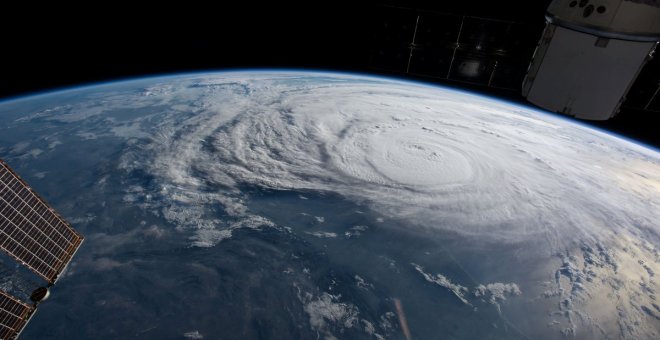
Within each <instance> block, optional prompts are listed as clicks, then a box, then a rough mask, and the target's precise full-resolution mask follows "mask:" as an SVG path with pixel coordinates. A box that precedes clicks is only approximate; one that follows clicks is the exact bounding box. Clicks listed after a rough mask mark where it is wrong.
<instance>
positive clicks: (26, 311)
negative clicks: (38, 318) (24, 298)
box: [0, 290, 35, 340]
mask: <svg viewBox="0 0 660 340" xmlns="http://www.w3.org/2000/svg"><path fill="white" fill-rule="evenodd" d="M34 310H35V308H34V307H32V306H30V305H27V304H25V303H23V302H21V301H19V300H17V299H16V298H14V297H12V296H11V295H9V294H7V293H5V292H3V291H2V290H0V339H3V340H7V339H15V338H16V337H18V334H19V333H20V332H21V330H23V327H25V325H26V324H27V322H28V320H29V319H30V316H31V315H32V313H33V312H34Z"/></svg>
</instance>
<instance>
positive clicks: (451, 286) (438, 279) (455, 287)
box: [411, 263, 472, 306]
mask: <svg viewBox="0 0 660 340" xmlns="http://www.w3.org/2000/svg"><path fill="white" fill-rule="evenodd" d="M411 265H412V266H413V267H415V270H417V271H418V272H419V273H420V274H422V276H423V277H424V279H425V280H426V281H428V282H431V283H435V284H437V285H438V286H440V287H444V288H447V289H448V290H449V291H451V292H452V293H453V294H454V295H455V296H456V297H457V298H458V299H459V300H461V302H463V303H464V304H466V305H470V306H471V305H472V304H471V303H470V302H468V300H467V299H466V298H465V294H467V293H468V289H467V288H466V287H464V286H461V285H459V284H456V283H453V282H451V280H449V279H448V278H446V277H445V276H444V275H442V274H436V275H435V276H433V275H432V274H428V273H426V272H424V268H422V267H421V266H420V265H418V264H415V263H411Z"/></svg>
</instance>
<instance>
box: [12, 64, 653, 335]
mask: <svg viewBox="0 0 660 340" xmlns="http://www.w3.org/2000/svg"><path fill="white" fill-rule="evenodd" d="M0 158H2V159H4V160H5V161H6V162H8V163H9V164H10V165H11V166H12V167H13V168H14V169H15V170H16V171H17V172H18V173H20V174H21V175H22V176H23V177H24V178H25V180H26V181H27V182H28V183H30V185H31V186H32V187H33V188H34V189H35V190H36V191H37V192H39V193H40V194H41V195H42V196H43V197H44V198H45V199H46V201H48V202H49V203H50V204H51V205H53V206H54V207H55V208H56V209H57V210H58V211H59V212H60V213H61V214H62V215H63V216H65V217H66V218H67V219H68V220H69V221H70V222H71V223H72V225H73V226H74V227H75V228H76V229H77V230H78V231H80V232H81V233H82V234H83V235H85V237H86V240H85V242H84V244H83V245H82V247H81V249H80V250H79V252H78V253H77V255H76V257H75V258H74V259H73V261H72V263H71V264H70V265H69V267H68V268H67V270H66V272H65V273H64V274H63V275H62V277H61V279H60V280H59V281H58V283H57V284H56V285H55V287H53V289H52V296H51V298H50V299H49V300H48V301H46V302H44V303H43V304H41V306H40V308H39V310H38V311H37V313H36V314H35V316H34V318H33V319H32V321H31V322H30V324H28V326H27V328H26V329H25V331H24V332H23V334H22V336H23V337H24V338H25V339H106V338H107V339H111V338H116V339H127V338H155V339H334V338H343V339H437V338H445V339H452V338H453V339H499V338H509V339H517V338H531V339H558V338H578V339H607V338H610V339H617V338H623V339H658V338H660V301H658V300H657V299H658V297H657V296H656V292H657V291H658V289H660V286H659V283H658V279H657V278H656V277H655V273H660V223H659V222H658V221H660V152H658V150H654V149H652V148H650V147H647V146H644V145H640V144H638V143H635V142H633V141H630V140H625V139H623V138H620V137H618V136H615V135H612V134H609V133H607V132H604V131H601V130H595V129H593V128H590V127H587V126H585V125H581V124H578V123H575V122H573V121H569V120H567V119H564V118H562V117H558V116H556V115H553V114H549V113H544V112H542V111H540V110H537V109H533V108H530V107H527V106H523V105H519V104H514V103H510V102H506V101H502V100H497V99H494V98H489V97H485V96H481V95H477V94H473V93H467V92H461V91H457V90H453V89H449V88H443V87H437V86H430V85H424V84H419V83H410V82H404V81H399V80H395V79H386V78H377V77H369V76H361V75H353V74H340V73H322V72H307V71H304V72H303V71H236V72H218V73H197V74H184V75H176V76H166V77H154V78H143V79H136V80H130V81H122V82H114V83H107V84H101V85H95V86H87V87H80V88H74V89H67V90H63V91H58V92H52V93H46V94H39V95H34V96H28V97H23V98H18V99H13V100H8V101H4V102H2V103H0ZM2 263H3V265H2V276H1V279H0V288H2V289H5V290H9V291H12V292H13V293H14V294H17V295H19V296H22V297H23V298H24V299H26V298H25V296H26V295H25V294H29V291H30V290H31V289H33V288H35V287H36V286H37V285H39V284H43V283H40V282H39V280H38V279H37V278H36V277H30V276H29V275H23V274H22V272H21V271H20V268H18V266H17V265H16V264H13V262H12V261H10V260H7V259H4V260H3V262H2ZM21 294H23V295H21Z"/></svg>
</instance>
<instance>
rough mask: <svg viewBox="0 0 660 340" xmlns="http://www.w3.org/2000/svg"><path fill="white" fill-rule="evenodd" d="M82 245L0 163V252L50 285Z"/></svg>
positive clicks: (17, 178)
mask: <svg viewBox="0 0 660 340" xmlns="http://www.w3.org/2000/svg"><path fill="white" fill-rule="evenodd" d="M82 241H83V237H82V235H80V234H79V233H77V232H76V231H75V230H74V229H73V228H72V227H71V225H70V224H69V223H67V222H66V221H65V220H64V219H63V218H62V217H61V216H60V215H59V214H58V213H57V212H55V210H54V209H52V208H51V207H50V206H49V205H48V204H47V203H46V202H45V201H44V200H43V199H42V198H41V197H40V196H39V195H37V193H36V192H34V191H33V190H32V189H31V188H30V187H29V186H28V185H27V183H25V181H23V180H22V179H21V178H20V177H19V176H18V175H17V174H16V173H15V172H14V171H13V170H12V169H11V168H10V167H9V165H7V163H5V162H4V161H2V160H0V249H2V250H3V251H5V252H6V253H7V254H9V255H10V256H12V257H14V258H15V259H16V260H18V261H19V262H20V263H22V264H23V265H25V266H26V267H28V268H29V269H31V270H32V271H34V272H35V273H36V274H38V275H39V276H41V277H43V278H44V279H46V280H47V281H48V282H49V283H50V284H53V283H55V281H56V280H57V277H58V276H59V274H60V273H61V272H62V270H64V268H65V267H66V265H67V264H68V263H69V261H71V258H72V257H73V255H74V254H75V252H76V250H78V247H80V244H81V243H82Z"/></svg>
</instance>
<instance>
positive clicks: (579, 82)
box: [522, 0, 660, 120]
mask: <svg viewBox="0 0 660 340" xmlns="http://www.w3.org/2000/svg"><path fill="white" fill-rule="evenodd" d="M546 21H547V22H546V27H545V31H544V32H543V36H542V37H541V40H540V41H539V44H538V46H537V48H536V51H535V52H534V56H533V58H532V61H531V63H530V66H529V69H528V71H527V75H526V76H525V79H524V81H523V87H522V94H523V96H525V97H526V98H527V100H529V101H530V102H532V103H534V104H536V105H538V106H540V107H542V108H545V109H547V110H550V111H554V112H559V113H563V114H567V115H571V116H575V117H576V118H579V119H588V120H606V119H609V118H612V117H613V116H614V115H616V114H617V113H618V111H619V107H620V106H621V103H622V102H623V101H624V100H625V97H626V94H627V92H628V89H629V88H630V86H631V85H632V83H633V82H634V81H635V79H636V78H637V75H638V73H639V72H640V70H641V69H642V67H643V66H644V65H645V64H646V62H647V61H649V60H650V59H651V58H652V57H653V53H654V50H655V48H656V46H657V44H658V41H660V0H554V1H553V2H552V3H551V4H550V6H549V7H548V10H547V14H546Z"/></svg>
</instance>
